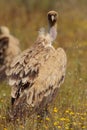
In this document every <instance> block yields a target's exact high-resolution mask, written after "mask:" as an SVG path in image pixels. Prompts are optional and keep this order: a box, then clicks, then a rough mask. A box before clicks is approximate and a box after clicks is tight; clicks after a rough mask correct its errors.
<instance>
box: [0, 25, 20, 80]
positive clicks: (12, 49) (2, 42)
mask: <svg viewBox="0 0 87 130" xmlns="http://www.w3.org/2000/svg"><path fill="white" fill-rule="evenodd" d="M19 53H20V49H19V40H18V39H17V38H15V37H13V36H12V35H11V34H10V31H9V29H8V28H7V27H5V26H1V27H0V81H2V80H4V79H5V78H6V71H7V69H8V68H9V66H10V64H11V62H12V60H13V58H14V57H15V56H17V55H18V54H19Z"/></svg>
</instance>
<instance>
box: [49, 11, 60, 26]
mask: <svg viewBox="0 0 87 130" xmlns="http://www.w3.org/2000/svg"><path fill="white" fill-rule="evenodd" d="M57 18H58V13H57V12H56V11H49V12H48V22H49V25H50V26H51V27H52V26H54V25H55V24H56V22H57Z"/></svg>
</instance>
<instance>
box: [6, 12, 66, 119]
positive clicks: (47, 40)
mask: <svg viewBox="0 0 87 130" xmlns="http://www.w3.org/2000/svg"><path fill="white" fill-rule="evenodd" d="M47 18H48V25H49V28H48V31H47V32H46V31H45V29H44V28H41V29H40V30H39V34H38V37H37V40H36V41H35V43H34V44H33V45H32V47H31V48H29V49H27V50H25V51H23V52H22V53H21V54H20V55H19V56H17V57H16V58H15V59H14V60H13V62H12V63H11V65H10V69H9V71H8V73H7V74H8V78H9V85H10V86H11V104H12V110H13V112H12V114H13V117H14V118H15V117H17V116H23V118H24V114H25V115H26V113H29V114H31V110H32V111H33V112H35V113H37V114H38V113H41V112H42V111H43V110H44V109H45V108H46V107H47V106H48V104H49V103H51V102H52V101H53V99H55V98H56V95H57V93H58V89H59V87H60V85H61V84H62V83H63V81H64V78H65V71H66V63H67V57H66V53H65V51H64V50H63V49H62V48H57V49H55V48H54V47H53V45H52V44H53V42H54V40H55V39H56V37H57V19H58V13H57V12H56V11H49V12H48V14H47ZM23 112H24V113H23Z"/></svg>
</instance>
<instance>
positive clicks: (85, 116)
mask: <svg viewBox="0 0 87 130" xmlns="http://www.w3.org/2000/svg"><path fill="white" fill-rule="evenodd" d="M84 7H85V5H84ZM6 10H7V13H8V15H5V13H6V12H5V11H4V12H0V18H1V21H0V24H1V25H3V24H5V25H7V26H8V27H10V28H11V31H12V32H13V34H14V35H15V36H17V37H18V38H19V39H20V42H21V48H22V50H24V49H25V48H27V47H29V46H31V44H32V43H33V41H35V38H36V36H37V30H38V28H40V27H41V26H44V25H45V24H46V22H47V21H46V19H45V15H46V13H44V12H41V13H40V12H39V11H37V12H36V13H33V12H32V13H30V14H29V16H27V14H26V11H25V9H24V7H23V6H22V8H21V9H19V12H18V8H17V10H16V15H14V19H13V18H12V12H10V11H9V10H10V9H9V8H6ZM14 10H15V9H14V8H13V11H14ZM58 11H59V10H58ZM59 14H60V15H59V23H58V32H59V33H58V38H57V40H56V42H55V44H54V46H55V47H58V46H61V47H63V48H64V49H65V51H66V53H67V58H68V63H67V71H66V78H65V82H64V84H63V85H62V86H61V87H60V90H59V93H58V96H57V98H56V99H55V101H54V103H52V104H50V106H49V111H50V113H51V115H52V118H49V117H46V118H45V119H44V120H43V121H41V125H40V126H39V130H54V129H55V128H56V129H57V130H87V36H86V35H87V16H86V12H85V11H83V12H82V11H81V9H80V8H79V9H78V10H77V9H75V10H73V11H72V8H71V10H70V11H68V10H67V9H66V10H64V11H63V10H61V9H60V12H59ZM33 15H34V19H33ZM4 16H6V17H4ZM43 16H44V17H43ZM20 17H21V19H20ZM2 18H3V19H2ZM9 104H10V87H9V86H8V85H7V83H6V82H3V83H1V84H0V130H36V124H37V115H34V117H31V118H28V119H26V123H25V124H21V122H20V121H19V120H18V123H17V124H15V125H14V124H13V123H12V122H10V123H8V122H7V121H6V113H7V111H8V107H9ZM38 118H39V117H38Z"/></svg>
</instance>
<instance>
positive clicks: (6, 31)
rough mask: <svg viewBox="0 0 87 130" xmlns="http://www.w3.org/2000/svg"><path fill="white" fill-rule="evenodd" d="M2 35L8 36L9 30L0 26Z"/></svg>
mask: <svg viewBox="0 0 87 130" xmlns="http://www.w3.org/2000/svg"><path fill="white" fill-rule="evenodd" d="M2 34H4V35H8V34H10V31H9V29H8V28H7V27H6V26H1V27H0V35H2Z"/></svg>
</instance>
